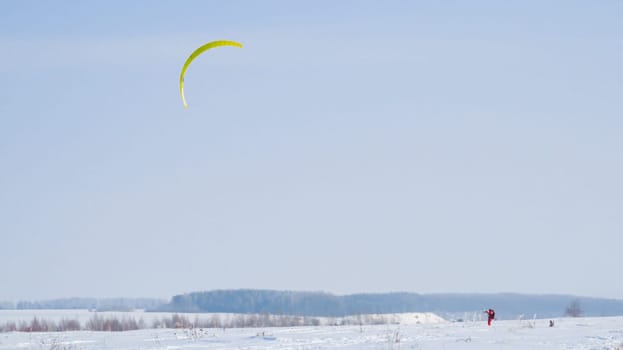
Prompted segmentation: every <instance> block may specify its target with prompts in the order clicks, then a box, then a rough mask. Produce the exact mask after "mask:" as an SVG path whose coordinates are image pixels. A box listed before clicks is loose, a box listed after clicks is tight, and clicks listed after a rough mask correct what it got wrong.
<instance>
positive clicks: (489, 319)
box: [485, 309, 495, 326]
mask: <svg viewBox="0 0 623 350" xmlns="http://www.w3.org/2000/svg"><path fill="white" fill-rule="evenodd" d="M485 313H486V314H487V324H488V325H489V326H491V322H492V321H493V320H494V319H495V311H493V309H489V310H486V311H485Z"/></svg>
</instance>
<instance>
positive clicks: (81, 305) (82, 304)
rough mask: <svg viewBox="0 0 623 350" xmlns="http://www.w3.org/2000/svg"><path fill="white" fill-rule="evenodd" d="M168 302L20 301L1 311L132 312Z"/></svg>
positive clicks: (5, 305)
mask: <svg viewBox="0 0 623 350" xmlns="http://www.w3.org/2000/svg"><path fill="white" fill-rule="evenodd" d="M165 303H166V302H165V301H164V300H161V299H151V298H105V299H97V298H63V299H52V300H43V301H24V300H22V301H18V302H17V303H15V304H14V303H11V302H0V309H5V310H7V309H9V310H10V309H17V310H42V309H54V310H66V309H71V310H77V309H85V310H96V311H132V310H146V309H155V308H158V307H159V306H160V305H162V304H165Z"/></svg>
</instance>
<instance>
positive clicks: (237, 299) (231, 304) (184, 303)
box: [151, 289, 623, 319]
mask: <svg viewBox="0 0 623 350" xmlns="http://www.w3.org/2000/svg"><path fill="white" fill-rule="evenodd" d="M571 301H575V302H577V303H581V305H582V314H583V315H584V316H617V315H623V300H617V299H600V298H582V297H575V296H568V295H525V294H513V293H502V294H417V293H379V294H351V295H344V296H339V295H334V294H330V293H324V292H293V291H274V290H254V289H237V290H214V291H206V292H194V293H187V294H181V295H176V296H174V297H172V298H171V300H170V302H169V303H167V304H163V305H161V306H160V307H157V308H154V309H151V310H152V311H166V312H213V313H216V312H221V313H249V314H263V313H266V314H274V315H297V316H324V317H343V316H347V315H359V314H389V313H403V312H433V313H437V314H439V315H442V316H444V315H447V314H451V313H461V312H473V311H474V310H484V309H488V308H494V309H495V310H496V317H498V318H500V319H504V318H507V319H509V318H516V317H518V316H519V315H532V314H537V315H538V316H539V317H559V316H564V315H565V313H566V311H567V307H568V305H569V304H570V303H571Z"/></svg>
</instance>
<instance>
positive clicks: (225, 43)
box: [180, 40, 242, 108]
mask: <svg viewBox="0 0 623 350" xmlns="http://www.w3.org/2000/svg"><path fill="white" fill-rule="evenodd" d="M219 46H235V47H240V48H241V47H242V44H241V43H238V42H235V41H231V40H217V41H212V42H209V43H207V44H205V45H203V46H201V47H199V48H198V49H197V50H195V51H193V53H191V54H190V56H189V57H188V59H187V60H186V62H184V66H183V67H182V73H181V74H180V95H181V96H182V103H184V108H188V104H187V103H186V98H185V97H184V74H186V69H188V66H190V62H192V61H193V60H194V59H195V58H197V56H199V55H201V54H202V53H204V52H205V51H208V50H209V49H211V48H213V47H219Z"/></svg>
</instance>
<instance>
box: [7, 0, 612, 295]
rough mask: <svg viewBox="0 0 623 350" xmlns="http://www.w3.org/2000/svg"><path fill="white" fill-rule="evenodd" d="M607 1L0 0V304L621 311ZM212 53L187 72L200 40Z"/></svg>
mask: <svg viewBox="0 0 623 350" xmlns="http://www.w3.org/2000/svg"><path fill="white" fill-rule="evenodd" d="M622 18H623V2H621V1H400V2H394V1H307V2H303V1H183V2H179V1H132V2H127V1H49V2H47V1H17V0H16V1H2V2H0V254H1V255H0V256H1V264H2V274H1V277H0V300H18V299H44V298H57V297H70V296H94V297H114V296H128V297H133V296H147V297H164V298H167V297H170V296H172V295H174V294H179V293H184V292H190V291H197V290H211V289H221V288H269V289H288V290H314V291H319V290H322V291H328V292H333V293H338V294H343V293H352V292H384V291H411V292H419V293H430V292H520V293H569V294H577V295H587V296H599V297H615V298H623V282H621V277H620V274H621V266H622V264H623V263H622V260H621V258H622V257H623V250H622V247H623V215H622V214H623V180H622V179H623V95H622V92H623V64H622V62H623V21H622V20H621V19H622ZM217 39H230V40H236V41H239V42H241V43H242V44H244V48H243V49H237V48H231V47H225V48H218V49H214V50H212V51H209V52H208V53H206V54H204V55H203V56H201V57H199V58H198V59H197V60H196V61H195V62H193V64H192V65H191V67H190V68H189V70H188V72H187V75H186V83H185V90H186V98H187V100H188V103H189V106H190V107H189V109H187V110H184V108H183V106H182V102H181V99H180V97H179V92H178V80H179V73H180V70H181V67H182V64H183V62H184V60H185V59H186V58H187V57H188V55H189V54H190V53H191V52H192V51H193V50H194V49H195V48H197V47H198V46H200V45H202V44H204V43H206V42H208V41H212V40H217Z"/></svg>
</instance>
